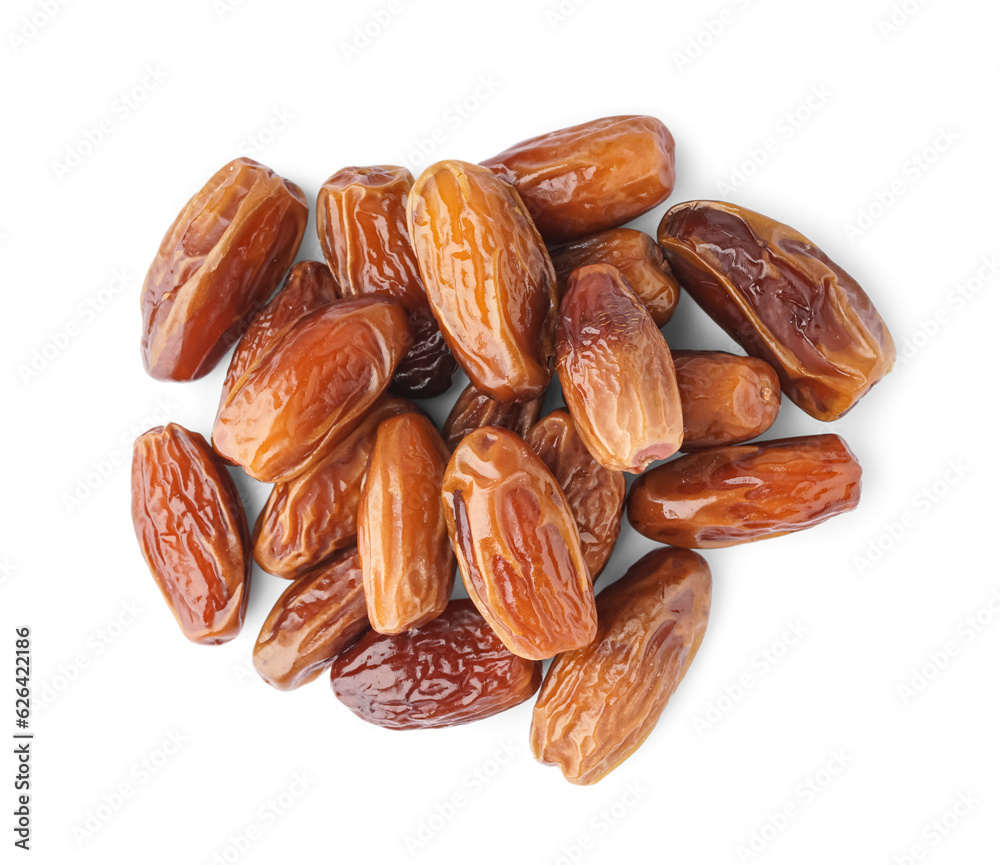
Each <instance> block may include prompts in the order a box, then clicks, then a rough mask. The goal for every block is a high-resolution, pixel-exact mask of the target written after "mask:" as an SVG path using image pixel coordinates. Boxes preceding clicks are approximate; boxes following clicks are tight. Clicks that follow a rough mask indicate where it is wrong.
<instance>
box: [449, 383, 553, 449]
mask: <svg viewBox="0 0 1000 865" xmlns="http://www.w3.org/2000/svg"><path fill="white" fill-rule="evenodd" d="M544 405H545V394H544V393H543V394H542V395H541V396H539V397H536V398H535V399H531V400H528V401H527V402H501V401H500V400H496V399H493V397H491V396H488V395H487V394H485V393H483V392H482V391H480V390H477V389H476V386H475V385H474V384H470V385H469V386H468V387H467V388H466V389H465V390H463V391H462V392H461V393H460V394H459V395H458V399H457V400H455V405H454V406H452V409H451V411H450V412H449V413H448V417H447V419H446V420H445V422H444V427H443V428H442V430H441V434H442V435H443V436H444V441H445V444H447V445H448V449H449V450H455V448H456V447H458V443H459V442H460V441H461V440H462V439H464V438H465V437H466V436H467V435H468V434H469V433H470V432H472V431H473V430H475V429H479V428H480V427H484V426H499V427H503V428H504V429H509V430H513V431H514V432H516V433H517V434H518V435H519V436H521V437H522V438H523V437H524V436H525V435H526V434H527V432H528V430H529V429H531V427H532V426H533V425H534V423H535V421H537V420H538V418H539V416H540V415H541V413H542V407H543V406H544Z"/></svg>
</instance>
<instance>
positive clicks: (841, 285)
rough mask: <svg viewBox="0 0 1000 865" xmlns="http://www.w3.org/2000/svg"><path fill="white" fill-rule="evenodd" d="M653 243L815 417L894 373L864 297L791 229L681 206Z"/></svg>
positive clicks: (713, 207) (882, 328) (750, 214)
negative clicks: (661, 248)
mask: <svg viewBox="0 0 1000 865" xmlns="http://www.w3.org/2000/svg"><path fill="white" fill-rule="evenodd" d="M657 237H658V239H659V242H660V246H661V247H663V252H664V254H665V255H666V257H667V260H668V261H669V262H670V266H671V268H672V269H673V271H674V274H675V275H676V276H677V279H678V280H679V281H680V283H681V285H682V286H683V287H684V289H685V290H686V291H687V292H688V293H689V294H690V295H691V296H692V297H693V298H694V299H695V301H696V302H697V303H698V305H699V306H701V308H702V309H704V310H705V312H707V313H708V314H709V315H710V316H711V317H712V318H713V319H714V320H715V322H716V323H717V324H719V325H720V326H721V327H722V328H723V329H724V330H725V331H726V333H728V334H729V335H730V336H731V337H732V338H733V339H735V340H736V342H738V343H739V344H740V345H741V346H742V347H743V348H744V349H745V350H746V352H747V354H751V355H754V356H755V357H759V358H762V359H763V360H766V361H767V362H768V363H769V364H771V366H773V367H774V369H775V370H776V371H777V373H778V376H779V378H780V379H781V387H782V390H783V391H784V393H785V394H786V396H788V398H789V399H791V400H792V402H794V403H795V404H796V405H797V406H798V407H799V408H801V409H802V410H803V411H805V412H807V413H808V414H810V415H812V416H813V417H814V418H817V419H818V420H824V421H830V420H835V419H836V418H838V417H841V416H842V415H843V414H845V413H846V412H848V411H850V409H851V408H852V407H853V406H854V405H855V404H856V403H857V401H858V400H859V399H861V397H863V396H864V395H865V394H866V393H867V392H868V391H869V389H870V388H871V387H872V386H873V385H874V384H876V383H877V382H878V381H879V380H880V379H881V378H882V377H883V376H884V375H886V374H887V373H888V372H889V370H891V369H892V365H893V362H894V361H895V358H896V348H895V345H894V344H893V341H892V337H891V336H890V334H889V329H888V328H887V327H886V324H885V322H884V321H883V320H882V317H881V316H880V315H879V314H878V310H876V309H875V306H874V305H873V304H872V302H871V300H870V299H869V297H868V295H867V294H865V293H864V291H863V290H862V289H861V286H859V285H858V283H857V282H855V281H854V279H853V278H852V277H851V276H850V275H848V274H847V273H846V272H845V271H844V270H843V269H841V268H840V267H838V266H837V265H836V264H835V263H834V262H832V261H831V260H830V259H829V258H828V257H827V256H826V255H825V254H824V253H823V251H822V250H820V249H818V248H817V247H816V246H814V245H813V244H812V242H811V241H809V240H808V239H807V238H805V237H803V236H802V235H801V234H799V232H797V231H795V229H793V228H789V227H788V226H787V225H782V224H781V223H780V222H776V221H775V220H773V219H769V218H768V217H766V216H762V215H761V214H759V213H754V211H752V210H747V209H746V208H743V207H737V206H736V205H735V204H727V203H725V202H721V201H688V202H685V203H684V204H678V205H677V206H676V207H673V208H671V209H670V210H668V211H667V213H666V214H665V215H664V217H663V220H662V221H661V222H660V228H659V232H658V235H657Z"/></svg>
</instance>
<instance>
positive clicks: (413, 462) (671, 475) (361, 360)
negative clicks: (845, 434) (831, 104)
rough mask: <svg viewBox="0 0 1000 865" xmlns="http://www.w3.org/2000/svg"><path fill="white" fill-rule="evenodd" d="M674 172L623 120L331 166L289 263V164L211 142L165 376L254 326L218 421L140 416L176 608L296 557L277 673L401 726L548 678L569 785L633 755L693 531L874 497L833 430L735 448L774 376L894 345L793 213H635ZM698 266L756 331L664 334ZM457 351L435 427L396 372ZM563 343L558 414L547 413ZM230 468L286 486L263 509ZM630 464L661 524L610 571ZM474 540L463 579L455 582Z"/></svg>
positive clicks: (749, 431)
mask: <svg viewBox="0 0 1000 865" xmlns="http://www.w3.org/2000/svg"><path fill="white" fill-rule="evenodd" d="M673 186H674V142H673V138H672V137H671V135H670V133H669V131H668V130H667V128H666V127H665V126H664V125H663V124H662V123H661V122H660V121H658V120H656V119H654V118H652V117H637V116H623V117H608V118H604V119H601V120H596V121H594V122H591V123H585V124H583V125H580V126H575V127H572V128H569V129H563V130H560V131H558V132H553V133H550V134H548V135H543V136H541V137H539V138H535V139H531V140H529V141H525V142H523V143H521V144H518V145H515V146H514V147H512V148H510V149H509V150H506V151H504V152H503V153H501V154H500V155H499V156H496V157H494V158H492V159H488V160H486V161H485V162H483V163H481V164H478V165H474V164H470V163H465V162H458V161H444V162H439V163H437V164H435V165H432V166H430V167H429V168H428V169H427V170H426V171H424V172H423V174H421V175H420V177H419V178H417V179H416V181H414V179H413V177H412V176H411V175H410V173H409V172H408V171H407V170H406V169H404V168H398V167H395V166H373V167H367V168H345V169H343V170H341V171H338V172H337V173H336V174H334V175H333V176H332V177H330V178H329V180H327V181H326V182H325V183H324V184H323V186H322V188H321V190H320V192H319V197H318V199H317V202H316V210H317V230H318V233H319V240H320V244H321V247H322V250H323V254H324V257H325V258H326V263H325V264H322V263H319V262H315V261H302V262H299V263H298V264H296V265H294V266H293V267H292V266H291V265H292V262H293V260H294V259H295V257H296V254H297V251H298V248H299V244H300V242H301V240H302V235H303V232H304V231H305V227H306V222H307V216H308V205H307V202H306V199H305V196H304V195H303V193H302V190H301V189H299V187H297V186H296V185H295V184H293V183H291V182H289V181H287V180H284V179H283V178H281V177H279V176H277V175H276V174H275V173H274V172H273V171H271V170H270V169H268V168H266V167H265V166H263V165H260V164H259V163H257V162H253V161H252V160H249V159H237V160H235V161H233V162H231V163H229V164H228V165H226V166H224V167H223V168H222V169H220V170H219V171H218V172H217V173H216V174H215V175H214V176H213V177H212V178H211V179H210V180H209V181H208V183H207V184H205V186H204V187H203V188H202V189H201V191H199V192H198V193H197V194H196V195H195V196H194V197H193V198H192V199H191V200H190V201H189V202H188V203H187V205H186V206H185V207H184V209H183V211H182V212H181V213H180V215H179V216H178V217H177V219H176V220H175V221H174V223H173V225H172V226H171V227H170V229H169V230H168V232H167V234H166V236H165V237H164V239H163V242H162V244H161V245H160V249H159V251H158V253H157V255H156V258H155V259H154V261H153V264H152V266H151V267H150V269H149V273H148V275H147V277H146V281H145V284H144V286H143V290H142V313H143V325H144V327H143V337H142V357H143V362H144V364H145V367H146V369H147V371H148V372H149V374H150V375H152V376H153V377H154V378H158V379H169V380H173V381H189V380H191V379H195V378H198V377H200V376H203V375H205V374H206V373H208V372H209V371H210V370H211V369H212V368H213V367H214V366H215V365H216V364H217V362H218V361H219V360H220V359H221V358H222V356H223V355H224V354H225V353H226V351H227V350H228V349H229V348H230V347H231V346H232V345H233V343H234V342H235V341H236V340H237V339H238V340H239V342H238V343H237V344H236V348H235V351H234V353H233V355H232V359H231V361H230V364H229V370H228V373H227V375H226V378H225V384H224V387H223V392H222V396H221V399H220V402H219V407H218V411H217V414H216V418H215V423H214V426H213V428H212V439H211V444H209V442H207V441H206V440H205V439H204V438H203V437H202V436H201V435H199V434H198V433H195V432H190V431H188V430H186V429H184V428H183V427H180V426H178V425H177V424H169V425H167V426H166V427H157V428H156V429H152V430H150V431H149V432H147V433H145V434H143V435H142V436H140V438H139V439H138V440H137V441H136V443H135V451H134V458H133V469H132V471H133V475H132V517H133V522H134V524H135V530H136V535H137V537H138V539H139V544H140V546H141V548H142V552H143V554H144V556H145V558H146V562H147V564H148V565H149V569H150V571H151V572H152V574H153V577H154V579H155V580H156V582H157V584H158V585H159V587H160V590H161V591H162V593H163V595H164V597H165V598H166V600H167V603H168V604H169V606H170V609H171V610H172V612H173V614H174V616H175V617H176V618H177V622H178V624H179V625H180V627H181V630H182V631H183V632H184V634H185V636H186V637H188V639H190V640H193V641H195V642H198V643H209V644H211V643H221V642H224V641H226V640H230V639H232V638H233V637H235V636H236V635H237V634H238V633H239V631H240V628H241V626H242V624H243V618H244V613H245V610H246V606H247V597H248V593H249V591H250V572H251V563H252V560H256V561H257V563H258V564H259V565H260V567H262V568H263V569H264V570H265V571H268V572H270V573H272V574H275V575H277V576H279V577H284V578H286V579H288V580H290V581H291V583H290V585H289V587H288V589H287V590H286V591H285V593H284V594H283V595H282V596H281V598H280V599H279V600H278V602H277V604H276V605H275V606H274V609H273V610H271V613H270V614H269V615H268V617H267V620H266V621H265V622H264V624H263V627H262V628H261V631H260V635H259V636H258V638H257V644H256V646H255V647H254V652H253V660H254V665H255V666H256V668H257V670H258V671H259V672H260V675H261V676H262V677H263V678H264V680H265V681H267V682H268V683H270V684H271V685H273V686H274V687H275V688H278V689H290V688H297V687H299V686H300V685H303V684H305V683H306V682H309V681H311V680H312V679H314V678H316V677H317V676H319V675H320V674H321V673H322V672H323V671H324V670H327V669H329V670H330V677H331V680H332V684H333V689H334V692H335V694H336V696H337V697H338V698H339V699H340V700H341V701H342V702H343V703H345V704H346V705H347V706H348V707H349V708H350V709H351V710H352V711H353V712H355V713H356V714H357V715H359V716H360V717H361V718H363V719H365V720H366V721H370V722H371V723H374V724H379V725H381V726H384V727H391V728H396V729H412V728H416V727H440V726H446V725H450V724H461V723H465V722H468V721H473V720H476V719H478V718H484V717H487V716H489V715H492V714H494V713H496V712H500V711H502V710H504V709H507V708H510V707H511V706H515V705H518V704H519V703H522V702H524V701H525V700H528V699H529V698H530V697H531V696H532V695H533V694H535V693H536V692H537V691H539V688H540V689H541V691H540V693H539V696H538V699H537V702H536V704H535V709H534V715H533V718H532V725H531V733H530V739H531V747H532V750H533V752H534V754H535V756H536V757H538V759H539V760H541V761H542V762H545V763H555V764H557V765H558V766H559V767H560V768H561V770H562V772H563V774H564V775H565V776H566V778H568V779H569V780H570V781H572V782H574V783H578V784H590V783H593V782H595V781H598V780H599V779H600V778H602V777H604V776H605V775H606V774H607V773H608V772H610V771H611V770H612V769H613V768H614V767H615V766H617V765H618V764H619V763H621V762H622V761H623V760H625V759H626V758H627V757H628V756H629V755H630V754H631V753H632V752H633V751H634V750H635V749H636V748H638V747H639V745H640V744H641V743H642V741H643V740H644V739H645V737H646V736H647V735H648V734H649V733H650V731H651V730H652V728H653V726H654V725H655V723H656V721H657V719H658V718H659V716H660V714H661V712H662V711H663V709H664V706H665V705H666V703H667V700H668V699H669V698H670V696H671V694H672V693H673V691H674V690H675V688H676V687H677V685H678V683H679V682H680V680H681V679H682V678H683V676H684V674H685V673H686V672H687V669H688V666H689V665H690V664H691V661H692V659H693V658H694V655H695V652H696V651H697V650H698V646H699V645H700V643H701V641H702V638H703V636H704V634H705V628H706V625H707V622H708V610H709V602H710V596H711V575H710V573H709V569H708V565H707V564H706V562H705V560H704V558H702V557H701V556H700V555H698V554H697V553H694V552H691V550H692V549H705V548H710V547H722V546H729V545H732V544H739V543H746V542H748V541H755V540H760V539H762V538H771V537H776V536H778V535H782V534H785V533H787V532H792V531H797V530H800V529H804V528H807V527H809V526H813V525H816V524H817V523H820V522H822V521H824V520H826V519H829V518H830V517H832V516H835V515H836V514H839V513H842V512H844V511H847V510H850V509H852V508H854V507H855V506H856V505H857V503H858V498H859V495H860V489H861V486H860V479H861V469H860V467H859V465H858V463H857V460H856V459H855V457H854V455H853V454H852V453H851V451H850V449H849V448H848V447H847V445H846V444H845V443H844V441H843V440H842V439H841V438H840V437H839V436H837V435H810V436H802V437H798V438H786V439H781V440H773V441H765V442H757V443H754V444H743V442H747V441H749V440H750V439H753V438H755V437H757V436H758V435H760V434H761V433H763V432H765V431H766V430H767V429H768V428H769V427H770V426H771V424H772V423H773V422H774V420H775V417H776V416H777V413H778V408H779V403H780V398H781V397H780V394H781V393H782V392H783V393H784V394H785V395H786V396H787V397H788V398H789V399H791V400H792V401H793V402H794V403H795V404H796V405H798V406H799V407H800V408H801V409H803V410H804V411H805V412H807V413H809V414H810V415H812V416H813V417H815V418H817V419H818V420H823V421H830V420H833V419H835V418H838V417H841V416H842V415H843V414H844V413H845V412H847V411H849V410H850V409H851V407H852V406H853V405H854V404H855V403H856V402H857V401H858V400H859V399H860V398H861V397H862V396H864V394H865V393H867V392H868V390H869V389H870V388H871V387H872V385H874V384H875V383H876V382H877V381H878V380H879V379H881V378H882V376H884V375H885V374H886V373H887V372H888V371H889V370H890V369H891V367H892V364H893V360H894V357H895V348H894V346H893V342H892V338H891V337H890V335H889V332H888V329H887V328H886V325H885V323H884V322H883V320H882V319H881V317H880V316H879V314H878V312H877V311H876V310H875V308H874V306H873V305H872V302H871V301H870V300H869V298H868V296H867V295H866V294H865V293H864V291H862V289H861V288H860V286H859V285H858V284H857V283H856V282H855V281H854V280H853V279H852V278H851V277H850V276H849V275H848V274H847V273H846V272H844V271H843V270H842V269H841V268H840V267H838V266H837V265H836V264H835V263H834V262H832V261H831V260H830V259H829V258H827V257H826V255H824V254H823V252H822V251H821V250H820V249H818V248H817V247H816V246H814V245H813V244H812V243H811V242H810V241H809V240H808V239H807V238H805V237H803V236H802V235H801V234H799V233H798V232H797V231H795V230H794V229H792V228H789V227H788V226H786V225H782V224H781V223H779V222H776V221H774V220H773V219H769V218H768V217H766V216H762V215H761V214H759V213H754V212H753V211H750V210H747V209H745V208H742V207H739V206H737V205H734V204H726V203H722V202H717V201H689V202H685V203H683V204H678V205H676V206H675V207H673V208H672V209H670V210H669V211H668V212H667V213H666V214H665V215H664V216H663V219H662V221H661V222H660V225H659V230H658V234H657V239H656V241H654V240H653V239H652V238H650V237H649V236H648V235H645V234H643V233H641V232H639V231H635V230H632V229H628V228H620V227H619V226H621V225H622V224H624V223H626V222H628V221H629V220H631V219H634V218H635V217H637V216H639V215H641V214H643V213H646V212H647V211H649V210H650V209H651V208H654V207H656V206H657V205H659V204H661V203H662V202H663V201H664V200H665V199H666V198H667V197H668V196H669V195H670V193H671V191H672V189H673ZM290 267H291V269H289V268H290ZM286 274H287V275H286ZM283 278H284V284H283V285H282V287H281V289H280V290H279V291H278V292H277V294H274V297H273V298H272V297H271V295H272V293H273V292H274V290H275V288H277V287H278V285H279V283H280V282H281V281H282V279H283ZM681 288H683V289H684V290H685V291H686V292H687V293H688V294H689V295H690V296H691V297H692V298H693V299H694V300H695V302H696V303H698V304H699V305H700V306H701V307H702V308H703V309H704V310H705V311H706V312H707V313H708V314H709V315H710V316H711V317H712V318H713V319H714V320H715V321H716V322H717V323H718V324H719V325H720V326H721V327H722V328H723V329H724V330H725V331H726V332H727V333H728V334H729V335H730V336H731V337H732V338H733V339H734V340H736V342H737V343H739V345H741V346H742V347H743V348H744V349H745V350H746V352H747V354H748V356H745V357H743V356H736V355H732V354H728V353H725V352H719V351H677V352H671V351H670V349H669V348H668V347H667V343H666V341H665V340H664V337H663V334H662V333H661V332H660V327H661V326H662V325H663V324H664V323H665V322H666V321H667V320H668V319H669V318H670V316H671V315H672V313H673V311H674V309H675V307H676V305H677V301H678V297H679V294H680V289H681ZM269 298H270V301H269ZM268 301H269V302H268ZM458 367H461V368H462V370H463V371H464V372H465V373H466V374H467V375H468V377H469V380H470V381H471V384H470V385H469V387H468V388H466V389H465V391H464V392H463V393H462V394H461V396H460V397H459V398H458V401H457V403H456V404H455V406H454V408H453V409H452V411H451V414H450V415H449V416H448V419H447V421H446V422H445V424H444V428H443V429H442V430H441V431H439V430H438V429H437V428H436V426H435V425H434V423H433V422H432V421H431V420H430V419H429V418H428V417H427V416H426V415H425V414H424V413H423V412H422V411H421V409H420V408H419V407H418V406H417V405H416V404H415V403H413V402H411V399H415V398H426V397H431V396H435V395H438V394H441V393H443V392H444V391H445V390H447V389H448V388H449V386H450V385H451V383H452V379H453V376H454V374H455V372H456V369H457V368H458ZM553 371H555V372H556V373H557V374H558V377H559V382H560V384H561V386H562V392H563V394H564V397H565V402H566V408H564V409H557V410H556V411H554V412H552V413H551V414H549V415H547V416H546V417H540V415H541V412H542V406H543V403H544V400H545V396H546V392H547V389H548V387H549V384H550V381H551V378H552V374H553ZM678 451H684V452H686V453H685V455H684V456H681V457H679V458H676V459H673V460H671V461H669V462H666V463H663V464H661V465H659V466H657V467H655V468H652V469H649V470H648V471H647V469H648V468H649V466H650V465H651V464H652V463H653V462H655V461H657V460H665V459H667V458H669V457H672V456H674V455H675V454H676V453H677V452H678ZM227 464H232V465H237V466H240V467H242V469H243V470H244V471H245V472H246V473H247V474H249V475H250V476H251V477H254V478H256V479H258V480H261V481H266V482H269V483H273V484H274V488H273V490H272V492H271V495H270V498H269V499H268V501H267V504H266V505H265V507H264V509H263V511H262V512H261V513H260V515H259V516H258V518H257V522H256V525H255V527H254V529H253V531H252V532H251V530H250V528H249V526H248V524H247V521H246V517H245V515H244V511H243V506H242V504H241V502H240V498H239V496H238V494H237V492H236V488H235V486H234V484H233V481H232V479H231V477H230V475H229V473H228V471H227V468H226V466H227ZM624 472H631V473H634V474H640V475H641V476H640V477H639V478H638V480H637V481H636V483H635V484H634V485H633V486H632V489H631V492H630V494H629V495H628V508H627V510H628V519H629V522H630V523H631V524H632V525H633V526H634V527H635V528H636V529H637V530H638V531H639V532H641V533H642V534H643V535H645V536H647V537H649V538H652V539H654V540H656V541H660V542H662V543H664V544H670V545H671V546H669V547H663V548H661V549H658V550H657V551H655V552H652V553H650V554H649V555H646V556H644V557H643V558H641V559H640V560H639V561H638V562H636V563H635V564H634V565H633V566H632V567H631V568H630V569H629V570H628V571H627V573H626V574H625V575H624V576H623V577H621V579H619V580H617V581H616V582H615V583H614V584H612V585H610V586H608V587H606V588H604V589H603V590H602V591H600V592H599V593H597V595H596V597H595V592H594V583H595V582H596V581H597V579H598V577H599V576H600V574H601V571H602V569H603V568H604V566H605V564H606V562H607V561H608V557H609V556H610V554H611V551H612V549H613V548H614V546H615V543H616V541H617V539H618V533H619V530H620V526H621V518H622V513H623V511H624V510H625V506H626V487H625V476H624V474H623V473H624ZM456 564H457V566H458V568H459V570H460V571H461V574H462V578H463V581H464V583H465V588H466V590H467V591H468V595H469V600H464V599H456V600H452V599H451V596H452V589H453V584H454V579H455V569H456ZM548 658H554V660H553V662H552V664H551V667H550V668H549V671H548V674H547V675H546V676H545V678H544V681H543V679H542V661H543V660H545V659H548Z"/></svg>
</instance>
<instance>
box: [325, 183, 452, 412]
mask: <svg viewBox="0 0 1000 865" xmlns="http://www.w3.org/2000/svg"><path fill="white" fill-rule="evenodd" d="M412 186H413V175H411V174H410V172H409V171H407V170H406V169H405V168H400V167H399V166H396V165H373V166H367V167H351V168H343V169H341V170H340V171H338V172H337V173H336V174H334V175H333V176H332V177H330V178H328V179H327V181H326V182H325V183H324V184H323V186H322V187H320V190H319V196H318V197H317V199H316V233H317V234H318V235H319V242H320V245H321V246H322V248H323V255H324V256H325V258H326V260H327V262H328V263H329V265H330V268H331V269H332V270H333V272H334V273H335V274H336V276H337V279H338V280H339V282H340V284H341V285H342V286H343V287H344V295H345V296H348V297H357V296H360V295H365V294H373V293H378V294H384V295H386V296H388V297H392V298H395V299H396V300H398V301H399V302H400V303H401V304H402V305H403V307H404V308H405V309H406V311H407V312H408V313H409V315H410V327H411V328H412V330H413V334H414V340H413V347H412V348H411V349H410V351H409V353H408V354H407V356H406V357H405V358H404V359H403V361H402V362H401V363H400V365H399V368H398V369H397V370H396V375H395V377H394V378H393V381H392V389H393V391H394V392H395V393H398V394H400V395H402V396H408V397H431V396H436V395H437V394H439V393H444V391H446V390H447V389H448V388H449V387H450V386H451V381H452V378H453V377H454V375H455V370H456V368H457V365H456V363H455V359H454V358H453V357H452V356H451V352H449V351H448V346H447V345H446V344H445V341H444V338H443V337H442V336H441V334H440V331H439V329H438V326H437V322H436V321H435V319H434V316H433V314H432V313H431V308H430V304H429V303H428V302H427V293H426V292H425V291H424V285H423V283H422V282H421V281H420V273H419V269H418V267H417V260H416V258H415V257H414V255H413V248H412V247H411V245H410V235H409V232H408V231H407V227H406V199H407V196H408V194H409V192H410V188H411V187H412Z"/></svg>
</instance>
